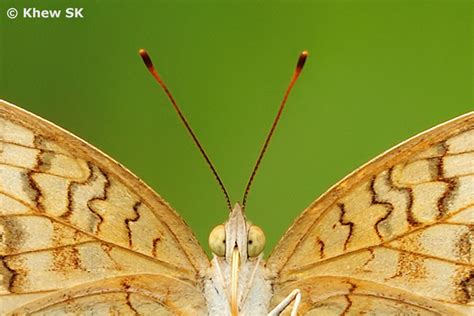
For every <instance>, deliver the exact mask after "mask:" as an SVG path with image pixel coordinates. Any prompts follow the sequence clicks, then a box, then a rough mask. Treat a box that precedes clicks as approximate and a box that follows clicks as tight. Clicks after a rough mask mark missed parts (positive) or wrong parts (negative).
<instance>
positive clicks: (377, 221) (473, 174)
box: [267, 113, 474, 314]
mask: <svg viewBox="0 0 474 316" xmlns="http://www.w3.org/2000/svg"><path fill="white" fill-rule="evenodd" d="M473 243H474V113H469V114H467V115H464V116H461V117H459V118H457V119H454V120H452V121H450V122H447V123H445V124H443V125H440V126H437V127H435V128H433V129H431V130H429V131H427V132H425V133H422V134H420V135H418V136H416V137H414V138H412V139H410V140H408V141H407V142H405V143H403V144H401V145H400V146H397V147H395V148H394V149H392V150H390V151H388V152H386V153H384V154H383V155H381V156H379V157H378V158H376V159H374V160H373V161H371V162H369V163H368V164H366V165H365V166H363V167H362V168H360V169H359V170H357V171H355V172H354V173H352V174H351V175H349V176H348V177H346V178H345V179H343V180H342V181H341V182H340V183H338V184H337V185H335V186H334V187H333V188H331V189H330V190H329V191H328V192H327V193H325V194H324V195H323V196H322V197H321V198H319V199H318V200H316V201H315V202H314V203H313V204H312V205H311V206H310V207H308V208H307V209H306V210H305V211H304V212H303V213H302V214H301V215H300V217H298V219H297V220H296V221H295V223H294V224H293V226H292V227H291V228H290V229H289V230H288V232H287V233H286V234H285V236H284V237H283V238H282V240H281V241H280V242H279V244H278V245H277V247H276V248H275V250H274V251H273V253H272V255H271V256H270V258H269V260H268V263H267V266H268V267H269V269H270V270H271V271H272V272H274V273H275V274H276V275H277V276H278V277H277V278H276V281H275V291H276V295H275V298H274V301H273V302H272V304H276V303H277V300H278V299H277V297H280V296H281V295H282V294H283V293H286V292H288V290H290V289H293V288H296V287H298V286H300V287H302V291H303V300H304V301H305V302H306V305H304V306H305V307H304V308H303V311H304V310H307V311H309V310H311V309H314V308H316V307H317V306H320V305H321V306H326V305H327V306H329V305H331V306H335V305H337V303H336V301H339V302H340V303H341V302H346V303H347V302H349V301H351V299H353V298H354V299H355V298H357V301H358V302H359V303H358V304H349V303H347V304H349V305H347V304H346V305H344V304H342V303H341V304H339V305H337V306H339V307H338V308H335V309H334V310H333V311H339V310H340V307H341V306H346V307H347V310H346V312H347V311H349V310H350V311H353V312H359V311H365V312H374V311H376V309H375V308H376V306H379V307H380V306H382V305H383V304H385V303H387V302H389V304H398V305H397V306H405V305H406V306H408V305H409V306H412V307H413V310H416V308H423V309H425V308H428V307H430V306H431V307H430V308H431V309H430V308H428V310H429V311H430V312H433V313H437V312H442V311H441V310H440V308H439V306H443V308H451V311H452V312H453V311H456V312H461V313H466V314H469V313H474V303H473V295H474V289H473V288H474V266H473V263H474V250H473V249H474V247H473ZM328 277H330V280H331V282H334V280H339V282H343V281H344V280H346V281H347V282H349V283H348V284H352V285H351V286H352V288H351V291H352V292H347V291H346V293H345V294H344V292H341V291H339V292H338V291H337V290H330V291H329V292H328V293H327V297H326V298H325V299H324V300H323V299H322V298H321V297H318V296H317V295H313V294H314V291H317V289H318V288H325V287H327V288H329V289H330V288H331V286H329V285H327V284H326V283H325V282H328V280H329V279H328ZM364 282H365V283H364ZM367 284H370V286H371V289H372V292H371V294H370V295H365V296H364V295H359V296H356V293H359V292H360V291H364V290H365V289H366V288H367ZM311 293H313V294H311ZM341 293H343V294H341ZM385 293H398V294H396V295H395V294H394V295H391V297H390V298H389V300H388V301H387V299H388V298H387V297H385ZM351 295H352V296H351ZM369 296H370V297H369ZM420 299H421V301H420ZM308 300H309V301H308ZM421 302H422V303H421ZM440 304H442V305H440ZM346 307H344V308H342V310H340V312H334V314H344V313H343V312H342V311H344V310H345V308H346ZM325 308H326V307H325ZM404 308H405V307H404ZM352 309H353V310H352ZM402 310H403V309H402ZM407 310H408V309H407ZM321 311H323V309H322V310H321ZM413 314H416V312H413Z"/></svg>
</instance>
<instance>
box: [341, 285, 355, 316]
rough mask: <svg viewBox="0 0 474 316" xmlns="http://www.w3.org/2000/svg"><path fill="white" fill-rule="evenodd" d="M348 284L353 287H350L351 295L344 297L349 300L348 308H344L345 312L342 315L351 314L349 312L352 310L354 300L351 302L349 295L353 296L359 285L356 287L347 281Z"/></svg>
mask: <svg viewBox="0 0 474 316" xmlns="http://www.w3.org/2000/svg"><path fill="white" fill-rule="evenodd" d="M346 283H347V284H349V285H350V286H351V287H350V289H349V294H347V295H344V297H345V299H346V300H347V306H346V308H344V310H343V311H342V313H341V315H346V314H347V312H349V310H350V309H351V307H352V300H351V298H350V297H349V295H350V294H352V293H353V292H354V290H355V289H356V288H357V285H355V284H354V283H352V282H349V281H347V282H346Z"/></svg>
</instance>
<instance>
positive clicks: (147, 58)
mask: <svg viewBox="0 0 474 316" xmlns="http://www.w3.org/2000/svg"><path fill="white" fill-rule="evenodd" d="M139 54H140V56H141V57H142V59H143V62H144V63H145V66H146V67H147V68H148V71H149V72H150V73H151V75H152V76H153V77H154V78H155V79H156V81H157V82H158V84H159V85H160V86H161V88H162V89H163V91H164V92H165V93H166V96H167V97H168V99H169V100H170V101H171V104H172V105H173V107H174V109H175V110H176V112H177V113H178V116H179V118H180V119H181V122H183V124H184V126H185V127H186V129H187V130H188V132H189V134H190V135H191V137H192V139H193V141H194V143H195V144H196V146H197V147H198V148H199V151H200V152H201V154H202V156H203V157H204V159H205V160H206V162H207V165H208V166H209V168H211V171H212V173H213V174H214V177H215V178H216V180H217V182H218V183H219V186H220V187H221V189H222V192H224V195H225V199H226V201H227V207H228V208H229V210H230V211H232V205H231V203H230V198H229V194H228V193H227V190H226V189H225V186H224V183H223V182H222V180H221V178H220V177H219V175H218V174H217V170H216V168H214V165H213V164H212V162H211V159H209V156H208V155H207V154H206V152H205V151H204V148H203V147H202V146H201V143H200V142H199V140H198V138H197V136H196V134H194V132H193V130H192V129H191V126H190V125H189V123H188V120H187V119H186V117H185V116H184V114H183V112H181V109H180V108H179V106H178V104H177V103H176V100H175V99H174V97H173V95H172V94H171V92H170V91H169V90H168V87H167V86H166V84H165V83H164V82H163V80H161V77H160V76H159V75H158V72H157V71H156V70H155V67H154V66H153V62H152V61H151V58H150V56H149V55H148V53H147V52H146V50H144V49H140V51H139Z"/></svg>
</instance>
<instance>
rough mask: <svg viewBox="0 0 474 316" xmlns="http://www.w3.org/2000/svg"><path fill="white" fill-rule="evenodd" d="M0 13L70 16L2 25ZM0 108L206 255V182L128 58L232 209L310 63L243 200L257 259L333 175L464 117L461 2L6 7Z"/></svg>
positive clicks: (466, 60) (209, 184)
mask: <svg viewBox="0 0 474 316" xmlns="http://www.w3.org/2000/svg"><path fill="white" fill-rule="evenodd" d="M9 7H15V8H18V9H20V10H21V9H22V8H24V7H36V8H38V9H59V8H62V9H64V8H66V7H83V8H84V11H83V12H84V15H85V17H84V18H83V19H75V20H70V19H66V18H60V19H25V18H20V17H19V18H17V19H15V20H10V19H8V18H7V16H6V10H7V8H9ZM0 36H1V42H0V97H1V98H3V99H6V100H8V101H10V102H13V103H15V104H17V105H20V106H21V107H23V108H25V109H28V110H30V111H32V112H34V113H36V114H38V115H40V116H42V117H44V118H46V119H48V120H50V121H52V122H54V123H56V124H58V125H60V126H62V127H65V128H66V129H68V130H70V131H72V132H73V133H75V134H76V135H78V136H80V137H82V138H84V139H85V140H87V141H88V142H90V143H92V144H94V145H95V146H97V147H98V148H100V149H102V150H103V151H105V152H106V153H108V154H109V155H111V156H112V157H114V158H115V159H116V160H118V161H120V162H121V163H122V164H124V165H125V166H127V167H128V168H129V169H131V170H132V171H133V172H134V173H136V174H137V175H138V176H139V177H141V178H142V179H143V180H145V182H147V183H148V184H149V185H151V186H152V187H153V188H154V189H155V190H156V191H157V192H159V193H160V194H161V195H162V196H163V197H164V198H165V199H166V200H167V201H168V202H170V203H171V205H173V206H174V208H175V209H177V211H178V212H179V213H180V214H181V215H182V216H183V217H184V218H185V220H186V222H187V223H188V224H189V225H190V226H191V228H192V230H193V231H194V232H195V233H196V235H197V236H198V238H199V240H200V241H201V243H202V244H203V245H205V246H206V247H207V235H208V233H209V231H210V230H211V229H212V227H213V226H214V225H216V224H218V223H220V222H223V221H224V220H225V219H226V216H227V209H226V204H225V201H224V199H223V196H222V194H221V192H220V189H219V187H218V186H217V185H216V182H215V181H214V179H213V176H212V174H211V172H210V171H209V170H208V167H207V166H206V165H205V163H204V161H203V159H202V158H201V157H200V155H199V153H198V151H197V149H196V148H195V147H194V145H193V143H192V140H191V138H190V137H189V136H188V134H187V132H186V131H185V130H184V128H183V126H182V124H181V123H180V122H179V121H178V119H177V116H176V114H175V113H174V111H173V110H172V108H171V106H170V104H169V102H168V101H167V99H166V97H165V95H164V93H163V92H162V91H161V90H160V89H159V88H158V86H157V85H156V84H155V83H154V82H153V81H152V78H151V77H150V75H149V74H148V73H147V71H146V69H145V67H144V66H143V64H142V61H141V59H140V58H139V57H138V55H137V51H138V49H139V48H142V47H143V48H146V49H148V51H149V52H150V54H151V56H152V58H153V60H154V62H155V64H156V65H157V67H158V69H159V71H160V73H161V74H162V76H163V77H164V79H165V81H166V82H167V83H168V85H169V87H170V88H171V90H172V91H173V93H174V95H175V97H176V99H177V100H178V102H179V103H180V104H181V106H182V109H183V111H184V112H185V114H186V116H187V117H188V119H189V121H190V122H191V124H192V126H193V128H194V129H195V131H196V133H197V134H198V136H199V138H200V140H201V141H202V144H203V145H204V146H205V148H206V150H207V151H208V153H209V155H210V156H211V159H212V160H213V161H214V163H215V165H216V167H217V169H218V171H219V172H220V175H221V177H222V178H223V180H224V182H225V184H226V186H227V188H228V190H229V191H230V193H231V198H232V199H233V200H234V201H237V200H240V199H241V196H242V191H243V189H244V186H245V184H246V182H247V179H248V176H249V173H250V171H251V169H252V166H253V163H254V162H255V159H256V157H257V153H258V151H259V148H260V146H261V144H262V141H263V139H264V137H265V135H266V133H267V132H268V128H269V127H270V125H271V122H272V120H273V118H274V116H275V113H276V109H277V106H278V104H279V102H280V100H281V97H282V95H283V92H284V90H285V88H286V86H287V83H288V82H289V79H290V76H291V74H292V72H293V69H294V65H295V63H296V59H297V56H298V54H299V52H300V51H302V50H303V49H307V50H308V51H309V52H310V57H309V59H308V62H307V64H306V69H305V70H304V71H303V74H302V76H301V78H300V81H299V82H298V83H297V85H296V86H295V89H294V91H293V94H292V95H291V96H290V99H289V102H288V106H287V108H286V110H285V112H284V115H283V117H282V121H281V124H280V126H279V127H278V129H277V131H276V133H275V137H274V139H273V141H272V143H271V146H270V148H269V150H268V153H267V156H266V157H265V159H264V161H263V164H262V168H261V170H260V173H259V174H258V176H257V178H256V181H255V183H254V186H253V190H252V192H251V193H250V196H249V200H248V204H247V216H248V218H249V219H250V220H251V221H253V222H254V223H256V224H258V225H260V226H262V227H263V229H264V230H265V231H266V233H267V238H268V247H267V254H268V253H269V252H270V251H269V250H270V249H271V248H273V246H274V245H275V243H276V242H277V240H278V239H279V238H280V236H281V235H282V233H284V231H285V230H286V229H287V228H288V227H289V225H290V224H291V223H292V221H293V220H294V218H295V217H296V216H297V215H298V214H299V213H300V212H301V211H302V210H303V209H304V208H305V207H306V206H308V205H309V204H310V203H311V202H312V201H313V200H314V199H316V197H318V196H319V195H320V194H321V193H323V192H324V191H325V190H327V189H328V188H329V187H330V186H331V185H332V184H334V183H335V182H336V181H338V180H339V179H341V178H342V177H343V176H344V175H346V174H347V173H349V172H350V171H352V170H353V169H355V168H357V167H358V166H360V165H361V164H363V163H364V162H366V161H367V160H369V159H371V158H372V157H374V156H375V155H377V154H379V153H381V152H382V151H384V150H386V149H388V148H390V147H391V146H393V145H395V144H397V143H399V142H400V141H403V140H404V139H406V138H408V137H410V136H413V135H414V134H416V133H418V132H420V131H423V130H425V129H427V128H429V127H431V126H433V125H435V124H438V123H441V122H443V121H446V120H448V119H450V118H453V117H455V116H457V115H459V114H462V113H465V112H467V111H470V110H472V109H473V106H474V102H473V101H474V100H473V48H472V44H473V38H474V34H473V2H471V1H463V2H461V1H370V2H369V1H344V2H343V1H312V2H302V1H291V2H290V1H288V2H276V1H248V2H247V1H245V2H237V1H233V2H227V3H219V2H217V1H215V2H214V1H213V2H204V1H166V2H165V1H127V2H125V1H67V2H66V1H46V0H43V1H17V0H15V1H5V0H2V2H1V4H0Z"/></svg>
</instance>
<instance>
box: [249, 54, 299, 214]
mask: <svg viewBox="0 0 474 316" xmlns="http://www.w3.org/2000/svg"><path fill="white" fill-rule="evenodd" d="M307 57H308V52H307V51H303V52H302V53H301V54H300V57H299V58H298V63H297V64H296V69H295V72H294V73H293V77H292V78H291V81H290V84H289V85H288V88H286V91H285V94H284V96H283V100H282V101H281V104H280V107H279V108H278V112H277V115H276V117H275V120H273V124H272V127H271V128H270V132H269V133H268V135H267V138H266V139H265V142H264V143H263V146H262V149H261V150H260V154H259V155H258V158H257V162H256V163H255V166H254V167H253V170H252V173H251V175H250V178H249V181H248V182H247V186H246V187H245V191H244V197H243V199H242V207H243V208H245V203H246V202H247V197H248V194H249V192H250V187H251V186H252V183H253V179H254V178H255V175H256V174H257V170H258V167H259V166H260V163H261V162H262V159H263V156H264V155H265V151H266V150H267V147H268V144H269V143H270V140H271V139H272V136H273V132H274V131H275V128H276V126H277V124H278V121H279V120H280V116H281V113H282V112H283V108H284V107H285V104H286V101H287V99H288V96H289V95H290V92H291V89H292V88H293V86H294V85H295V82H296V80H297V79H298V77H299V75H300V73H301V70H303V66H304V63H305V61H306V58H307Z"/></svg>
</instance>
